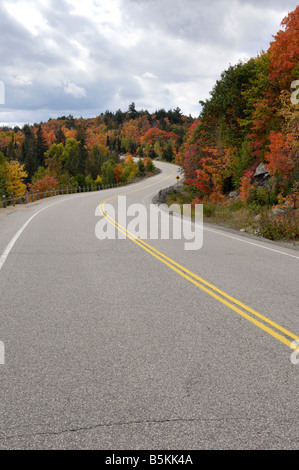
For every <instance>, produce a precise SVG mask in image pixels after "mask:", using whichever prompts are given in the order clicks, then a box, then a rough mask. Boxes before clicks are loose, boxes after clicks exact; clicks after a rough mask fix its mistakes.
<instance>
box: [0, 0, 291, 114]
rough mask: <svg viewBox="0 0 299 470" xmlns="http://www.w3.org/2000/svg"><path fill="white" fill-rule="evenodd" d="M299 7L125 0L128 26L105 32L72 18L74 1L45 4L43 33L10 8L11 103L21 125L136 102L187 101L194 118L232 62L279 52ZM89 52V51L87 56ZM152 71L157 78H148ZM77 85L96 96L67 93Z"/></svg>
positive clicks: (6, 63)
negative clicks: (278, 37) (273, 46)
mask: <svg viewBox="0 0 299 470" xmlns="http://www.w3.org/2000/svg"><path fill="white" fill-rule="evenodd" d="M11 1H12V2H13V0H11ZM296 4H297V1H294V0H285V1H284V2H281V1H280V0H271V1H270V0H269V1H267V0H262V1H259V2H256V1H253V0H242V1H241V0H234V1H233V2H230V1H228V0H217V1H216V0H209V1H208V2H207V1H199V0H184V1H182V0H142V1H140V0H120V9H121V15H122V25H120V27H119V28H118V29H116V27H115V26H111V30H110V34H107V31H106V34H105V31H104V30H102V29H101V25H97V24H96V23H95V21H94V19H93V18H87V17H81V16H78V15H73V14H71V6H70V4H69V2H67V1H66V0H59V1H58V0H51V2H50V3H49V6H48V7H46V6H42V4H37V5H38V8H39V11H40V13H41V14H42V15H43V17H44V18H45V21H46V24H47V28H46V29H44V30H43V31H42V32H41V33H40V34H38V35H36V36H33V35H32V34H31V33H30V32H29V31H28V30H27V29H26V28H25V27H24V26H22V25H21V24H20V23H19V22H17V20H16V19H15V18H14V17H13V16H11V15H9V14H8V13H7V11H6V10H5V9H4V7H3V5H2V4H0V44H1V47H0V79H1V80H3V81H4V82H5V84H6V95H7V100H6V106H7V107H9V108H10V110H11V112H12V114H13V113H14V112H15V117H14V119H12V120H14V121H19V120H20V119H19V118H18V116H21V115H24V113H25V114H26V113H27V114H26V115H29V114H30V113H31V115H32V116H36V117H35V118H34V121H37V122H38V121H39V120H40V119H41V118H40V117H41V116H43V118H42V119H47V118H45V117H44V116H45V114H46V113H47V112H49V113H51V115H53V116H54V115H55V113H56V115H62V114H66V113H67V112H70V113H71V114H74V115H78V116H80V115H83V116H84V114H85V115H87V114H89V112H90V113H91V112H92V113H94V112H96V113H97V114H100V113H101V112H104V111H105V110H106V109H111V110H117V109H118V108H121V109H124V108H125V109H127V107H128V105H129V104H130V102H132V101H134V102H135V103H136V106H137V107H143V108H145V107H146V108H147V109H149V110H153V111H154V109H155V108H156V107H157V106H158V107H164V108H166V109H169V108H175V107H176V106H178V103H179V102H180V103H181V102H182V103H183V104H184V103H185V106H186V109H184V108H183V107H182V106H180V107H181V108H182V110H183V112H185V113H186V114H188V113H189V112H190V110H191V109H192V111H193V110H194V109H197V107H198V100H199V99H206V98H207V97H208V92H209V90H210V89H211V88H212V86H213V84H214V82H215V80H216V79H217V78H219V76H220V73H221V71H222V70H224V69H225V68H227V67H228V65H229V63H236V61H237V60H238V59H243V58H244V57H243V56H247V57H250V56H255V55H256V54H257V53H258V52H259V51H261V49H263V48H267V47H268V46H269V41H270V40H271V39H272V34H275V33H276V32H277V29H278V27H279V22H280V21H281V20H282V16H283V14H284V13H285V12H287V11H291V10H293V9H294V8H295V7H296ZM275 22H277V24H274V23H275ZM106 26H107V25H106ZM113 28H114V29H113ZM128 38H129V39H132V38H133V40H132V41H131V42H130V41H126V40H127V39H128ZM81 49H82V50H83V51H85V50H86V51H88V53H87V54H86V57H85V56H84V54H83V55H82V57H81V55H80V54H81ZM78 60H81V63H78ZM80 66H81V67H82V68H80ZM146 73H151V74H154V75H155V76H156V77H157V78H156V79H155V80H149V79H146V78H145V76H144V75H145V74H146ZM69 82H71V83H73V84H74V86H77V87H81V88H83V89H84V90H86V94H85V95H84V93H82V94H81V96H77V97H76V96H73V95H70V94H67V93H65V90H64V88H65V87H66V86H67V84H68V83H69ZM187 89H188V93H189V94H188V93H187V91H186V90H187ZM190 90H191V91H190ZM192 90H194V91H193V92H192ZM2 110H3V108H2V109H1V107H0V121H1V120H2V119H1V111H2ZM14 110H15V111H14ZM22 110H23V111H22ZM66 110H67V111H66ZM22 113H23V114H22ZM83 113H84V114H83Z"/></svg>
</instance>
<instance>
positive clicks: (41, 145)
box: [36, 125, 48, 166]
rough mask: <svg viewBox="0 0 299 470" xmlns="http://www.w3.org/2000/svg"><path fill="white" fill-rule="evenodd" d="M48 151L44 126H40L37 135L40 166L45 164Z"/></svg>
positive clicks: (37, 153)
mask: <svg viewBox="0 0 299 470" xmlns="http://www.w3.org/2000/svg"><path fill="white" fill-rule="evenodd" d="M47 150H48V144H47V141H46V139H45V136H44V133H43V129H42V126H41V125H39V126H38V129H37V133H36V157H37V161H38V165H39V166H44V164H45V152H46V151H47Z"/></svg>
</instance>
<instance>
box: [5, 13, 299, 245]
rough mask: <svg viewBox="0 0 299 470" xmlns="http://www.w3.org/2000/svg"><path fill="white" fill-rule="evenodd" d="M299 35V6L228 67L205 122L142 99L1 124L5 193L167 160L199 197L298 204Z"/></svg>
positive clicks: (122, 174) (134, 170)
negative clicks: (84, 114)
mask: <svg viewBox="0 0 299 470" xmlns="http://www.w3.org/2000/svg"><path fill="white" fill-rule="evenodd" d="M298 31H299V6H298V7H297V8H296V9H295V10H294V11H292V12H291V13H289V14H288V15H287V16H286V17H285V18H284V19H283V20H282V23H281V29H280V30H279V31H278V32H277V34H276V35H274V36H273V40H272V41H271V43H270V44H269V48H268V50H267V51H263V50H262V51H261V52H260V53H259V54H258V55H257V56H256V57H253V58H251V59H250V60H248V61H240V62H238V63H237V64H235V65H230V66H229V67H228V68H227V70H225V71H223V72H222V74H221V77H219V79H218V80H217V81H216V83H215V85H214V87H213V89H212V90H211V92H210V97H209V99H207V100H205V101H200V104H201V112H200V115H199V116H198V117H197V118H194V117H191V116H190V115H189V116H184V115H183V113H182V111H181V110H180V108H176V109H169V110H168V111H166V110H165V109H158V110H156V111H155V112H154V113H149V112H148V111H147V110H137V109H136V106H135V103H134V102H132V103H131V104H130V105H129V107H128V110H127V111H121V110H120V109H119V110H117V111H116V112H111V111H109V110H107V111H106V112H105V113H101V114H99V115H98V116H96V117H94V118H90V119H83V118H74V117H73V116H72V115H69V116H61V117H59V118H57V119H51V118H50V119H49V120H48V122H44V123H42V122H41V123H39V124H34V125H29V124H26V125H24V126H23V128H22V129H20V128H19V127H15V128H14V129H11V128H8V127H4V128H1V129H0V196H1V195H3V194H6V195H7V196H9V195H10V194H11V193H14V194H15V195H16V196H17V195H19V194H21V193H24V191H26V190H27V191H30V190H36V189H40V190H41V189H43V188H44V189H45V190H47V189H49V188H53V187H58V186H62V185H67V186H69V187H72V186H76V185H77V186H78V185H79V186H84V185H91V184H93V183H99V184H101V183H103V184H107V183H108V184H110V183H114V182H125V181H132V180H134V178H135V177H136V175H141V176H142V175H145V174H146V173H148V174H150V173H151V172H152V171H153V170H154V165H153V161H154V160H156V159H158V160H163V161H167V162H173V163H176V164H178V165H180V166H181V167H182V168H183V169H184V173H185V181H184V190H185V194H187V195H188V197H189V200H190V201H192V202H193V203H203V204H217V205H229V204H231V202H232V198H231V195H232V194H234V197H235V198H237V199H238V201H239V203H240V204H244V205H248V204H249V205H250V204H255V205H258V206H269V205H270V206H271V207H278V208H279V207H280V208H282V207H286V208H292V209H293V210H296V209H298V207H299V34H298ZM182 93H183V90H182ZM199 98H200V97H199ZM121 156H123V158H122V159H121V158H120V157H121ZM133 156H134V157H136V156H137V157H140V158H139V160H138V163H135V162H134V161H133V159H132V157H133ZM257 169H262V172H260V173H262V174H263V177H262V178H260V179H258V178H257V177H256V173H257ZM234 202H235V199H234ZM296 236H299V235H298V234H297V235H296Z"/></svg>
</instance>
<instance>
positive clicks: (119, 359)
mask: <svg viewBox="0 0 299 470" xmlns="http://www.w3.org/2000/svg"><path fill="white" fill-rule="evenodd" d="M159 166H160V167H161V169H162V172H161V173H160V174H159V175H157V176H154V177H151V178H148V179H146V180H144V181H142V182H140V183H137V184H134V185H130V186H126V187H123V188H115V189H110V190H105V191H100V192H94V193H84V194H80V195H69V196H58V197H55V198H51V199H47V200H44V201H39V202H38V203H33V204H30V205H28V206H26V207H24V208H22V209H20V210H16V211H15V212H12V213H10V214H9V215H5V216H3V217H1V218H0V254H1V253H2V257H1V258H0V319H1V322H0V340H1V341H2V342H3V344H4V346H5V364H3V365H0V381H1V383H0V413H1V420H0V449H113V450H115V449H135V450H138V449H161V450H162V449H163V450H168V449H169V450H171V449H186V450H191V449H298V438H299V430H298V387H299V380H298V377H299V364H297V363H296V362H299V361H296V360H293V362H292V360H291V358H292V357H293V359H294V357H295V359H296V357H297V356H298V357H299V353H298V355H297V356H296V353H294V352H293V350H292V349H291V348H290V343H291V342H292V341H293V340H294V339H295V338H297V337H298V336H296V335H299V295H298V287H299V282H298V280H299V251H298V250H296V249H295V248H292V247H286V246H282V245H279V244H276V243H273V242H270V241H264V240H262V239H259V238H255V237H249V236H248V235H246V234H242V233H237V232H233V231H230V230H225V229H223V230H222V229H220V228H215V227H212V226H209V225H205V226H204V236H203V246H202V248H201V249H199V250H195V251H187V250H184V240H172V239H170V240H161V239H157V240H145V243H146V245H145V244H144V243H140V242H138V243H137V242H136V240H134V237H133V240H132V239H130V238H126V239H119V238H118V237H117V236H116V238H115V239H114V240H108V239H106V240H99V239H98V238H97V237H96V234H95V228H96V224H97V223H98V221H99V220H104V219H103V217H101V216H100V215H99V208H100V207H102V208H103V210H105V205H104V206H101V205H100V203H101V201H103V200H105V199H108V198H109V200H107V201H106V203H105V204H106V206H107V204H111V205H112V206H114V207H115V208H116V209H117V202H118V199H117V195H119V194H125V195H126V196H127V199H126V201H127V205H130V204H133V203H143V204H145V205H146V207H148V206H147V205H148V204H149V203H150V202H151V200H152V197H153V196H154V195H155V194H156V193H157V192H158V190H159V189H161V188H163V187H167V186H170V185H171V184H174V182H175V181H176V180H175V177H176V176H177V174H178V173H177V168H176V167H175V166H174V165H170V164H164V163H163V164H162V163H160V164H159ZM0 212H1V211H0ZM96 214H97V215H96ZM105 215H107V214H105ZM115 215H116V216H118V213H117V210H116V213H115ZM26 223H27V225H26V226H25V225H24V224H26ZM112 223H113V221H112ZM118 233H119V232H118V230H116V234H118ZM153 249H154V250H156V251H153ZM3 253H4V255H3ZM0 256H1V255H0ZM166 257H167V258H166ZM175 263H177V264H175ZM290 335H291V336H290ZM292 354H293V356H292ZM294 354H295V356H294Z"/></svg>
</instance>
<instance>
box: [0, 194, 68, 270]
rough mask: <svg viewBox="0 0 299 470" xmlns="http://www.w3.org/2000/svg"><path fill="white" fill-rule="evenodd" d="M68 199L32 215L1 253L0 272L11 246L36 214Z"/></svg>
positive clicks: (57, 202)
mask: <svg viewBox="0 0 299 470" xmlns="http://www.w3.org/2000/svg"><path fill="white" fill-rule="evenodd" d="M67 200H68V199H62V200H61V201H56V202H53V204H49V205H48V206H46V207H43V208H42V209H40V210H39V211H37V212H36V213H35V214H33V215H32V216H31V217H30V218H29V219H28V220H27V221H26V222H25V223H24V224H23V225H22V227H21V228H20V230H18V231H17V233H16V234H15V235H14V236H13V237H12V239H11V240H10V242H9V243H8V245H7V246H6V248H5V250H4V251H3V253H2V255H1V256H0V271H1V269H2V268H3V265H4V263H5V261H6V259H7V257H8V255H9V253H10V252H11V250H12V248H13V246H14V245H15V243H16V241H17V240H18V238H19V237H20V236H21V235H22V233H23V232H24V230H25V228H26V227H27V225H29V224H30V222H31V221H32V219H34V217H36V216H37V215H38V214H40V213H41V212H43V211H44V210H46V209H48V208H49V207H52V206H55V205H56V204H59V203H60V202H64V201H67Z"/></svg>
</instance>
